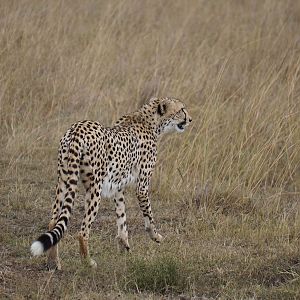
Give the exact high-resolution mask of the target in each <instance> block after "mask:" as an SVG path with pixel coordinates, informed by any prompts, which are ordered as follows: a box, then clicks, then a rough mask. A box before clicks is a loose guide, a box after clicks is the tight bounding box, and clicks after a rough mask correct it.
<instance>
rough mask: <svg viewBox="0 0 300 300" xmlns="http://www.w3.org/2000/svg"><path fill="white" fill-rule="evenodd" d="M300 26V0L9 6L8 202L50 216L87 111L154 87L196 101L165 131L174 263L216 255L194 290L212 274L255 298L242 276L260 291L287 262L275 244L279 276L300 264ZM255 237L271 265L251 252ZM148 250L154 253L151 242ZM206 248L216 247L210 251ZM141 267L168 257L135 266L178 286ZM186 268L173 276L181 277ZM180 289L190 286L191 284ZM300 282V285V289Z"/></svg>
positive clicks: (163, 156) (113, 112)
mask: <svg viewBox="0 0 300 300" xmlns="http://www.w3.org/2000/svg"><path fill="white" fill-rule="evenodd" d="M299 26H300V4H299V2H298V1H280V0H278V1H273V0H263V1H258V0H256V1H238V0H229V1H204V0H203V1H202V0H200V1H192V0H191V1H188V2H182V1H179V0H178V1H177V0H172V1H171V0H167V1H147V0H146V1H138V0H132V1H94V0H91V1H80V0H73V1H45V0H42V1H41V0H22V1H8V0H7V1H5V0H4V1H1V2H0V124H1V126H0V142H1V146H0V147H1V154H2V155H1V168H3V169H2V172H1V173H2V179H1V182H2V183H3V185H2V188H1V189H2V190H1V195H3V197H4V199H6V200H7V201H4V202H3V203H4V206H3V210H2V211H6V212H7V216H11V215H10V214H11V211H12V210H13V211H14V212H15V214H16V216H17V217H18V216H19V217H20V218H21V219H22V218H24V219H26V220H27V219H30V220H31V222H33V223H32V224H31V226H40V225H41V226H42V224H36V223H37V222H38V221H40V222H44V223H45V224H46V221H45V220H46V216H47V213H48V211H49V209H50V206H51V198H52V196H53V191H54V187H53V188H52V186H54V185H55V168H56V148H57V145H58V141H59V138H60V137H61V136H62V134H63V133H64V132H65V130H66V129H67V128H68V127H69V126H70V125H71V124H72V123H73V122H75V121H78V120H83V119H93V120H98V121H100V122H102V123H103V124H105V125H111V124H112V123H113V122H114V121H115V120H116V119H118V118H119V117H120V116H122V115H123V114H125V113H127V112H129V111H133V110H135V109H137V108H138V107H139V105H140V104H141V103H142V102H143V101H144V100H145V99H146V98H149V97H150V96H154V95H155V96H168V95H169V96H174V97H178V98H180V99H182V101H183V102H185V103H186V105H187V107H188V110H189V112H190V114H191V115H192V117H193V124H192V126H191V128H189V130H187V132H185V133H184V134H181V135H179V134H178V135H172V136H167V137H164V138H163V139H162V141H161V144H160V147H159V160H158V163H157V166H156V170H155V174H154V177H153V183H152V195H153V197H152V198H153V206H154V213H155V215H156V219H157V222H158V224H160V226H161V229H162V231H163V234H165V235H166V236H167V238H166V239H167V241H166V243H167V245H169V246H170V248H168V247H167V246H166V248H163V249H164V250H166V251H167V250H170V249H171V250H170V251H173V252H172V253H173V254H172V255H171V256H172V259H175V263H174V266H176V272H175V271H174V272H175V273H176V274H179V275H180V276H179V277H180V278H181V277H182V273H180V272H181V271H180V270H178V268H177V267H178V266H182V265H183V264H182V261H181V260H182V259H183V260H184V261H185V260H189V256H185V255H187V254H186V251H187V249H188V247H190V257H191V258H193V259H194V260H197V258H198V261H199V260H200V261H201V262H203V264H204V267H203V268H204V269H203V272H202V271H201V270H202V269H201V268H200V269H199V266H197V267H195V268H194V269H193V266H196V265H197V264H195V265H191V266H190V267H189V268H187V269H188V270H190V272H191V274H192V275H193V274H194V275H195V274H196V275H195V276H194V275H193V276H192V275H191V278H194V279H191V280H192V282H190V283H189V287H187V290H188V291H189V292H190V293H194V294H197V293H200V292H201V287H200V285H202V287H203V285H205V282H206V281H205V278H206V277H205V276H206V275H205V274H217V275H216V276H217V278H218V280H217V282H218V284H217V285H216V288H217V289H218V288H219V292H220V291H221V286H223V291H224V289H225V290H226V287H225V286H226V284H227V286H229V287H231V288H232V289H231V291H236V294H237V295H242V296H243V297H244V296H245V295H249V293H248V292H249V291H248V290H247V292H245V293H244V292H243V291H245V286H244V284H240V281H239V280H241V282H242V279H241V278H244V277H247V276H249V278H250V282H251V284H253V285H252V286H251V288H250V289H251V290H256V291H257V290H259V288H258V287H257V286H256V285H255V284H257V285H259V284H264V283H262V281H261V282H260V281H259V280H260V279H262V278H264V279H263V280H265V281H266V280H267V279H266V275H265V274H263V271H262V270H263V269H264V267H265V266H266V265H267V267H266V270H268V268H269V267H270V266H269V265H268V263H269V262H270V264H271V262H272V261H273V262H274V261H276V259H275V258H274V257H273V258H272V259H273V260H272V259H271V258H270V257H269V256H268V255H269V252H268V251H269V250H268V247H270V246H268V245H272V247H273V248H272V249H275V250H274V255H275V256H276V257H279V255H281V256H282V257H285V255H286V257H287V261H288V263H285V262H286V261H284V263H282V260H281V259H280V260H278V263H279V266H277V267H278V268H277V267H276V266H275V267H274V269H272V270H271V271H269V273H270V274H271V273H272V276H273V277H274V278H278V276H277V275H278V272H277V271H278V270H280V272H283V271H282V270H283V269H284V270H294V267H291V266H290V265H289V262H291V261H293V257H294V256H295V253H297V247H299V233H298V232H299V230H300V222H299V201H298V199H299V184H300V170H299V166H300V165H299V164H300V151H299V147H300V142H299V141H300V128H299V120H300V119H299V113H300V89H299V87H300V80H299V78H300V71H299V70H300V59H299V49H300V44H299ZM36 182H41V185H40V186H41V187H42V188H41V189H38V188H35V187H34V184H35V183H36ZM32 198H34V199H32ZM20 199H21V200H22V201H23V202H20ZM20 203H21V204H20ZM42 213H44V215H43V216H44V217H43V218H42V217H40V214H42ZM100 214H101V212H100ZM137 214H138V213H137ZM33 216H35V217H36V218H37V220H34V217H33ZM3 222H4V224H8V223H7V222H8V221H7V220H6V219H5V218H4V219H3ZM20 223H22V222H20ZM133 223H134V222H133ZM9 224H10V223H9ZM112 224H113V223H112ZM134 224H135V223H134ZM7 226H8V227H7V228H10V227H9V226H10V225H7ZM112 226H114V225H112ZM31 228H32V227H31ZM108 230H112V229H108ZM135 230H137V229H135V227H134V230H133V231H135ZM31 231H34V230H33V229H31ZM8 232H9V231H8ZM7 234H8V236H10V235H9V233H7ZM134 234H135V233H133V237H134ZM138 234H139V233H138ZM24 235H25V236H28V235H29V233H28V232H27V233H24ZM30 238H31V236H30ZM168 239H169V240H168ZM170 239H171V242H170ZM3 240H5V241H6V238H5V236H4V237H3ZM172 241H173V244H172ZM24 243H25V242H24ZM70 243H71V245H73V244H72V242H70ZM141 243H146V240H145V241H144V240H142V242H141ZM168 243H170V244H168ZM230 243H231V244H230ZM25 244H26V243H25ZM254 244H255V245H256V247H257V248H258V249H260V250H257V251H258V252H259V253H261V255H262V260H261V261H260V260H259V261H255V259H254V258H253V257H252V255H255V254H254V252H253V251H254V250H253V247H254V246H253V245H254ZM225 245H227V246H228V245H231V246H230V247H237V248H235V250H234V251H236V252H235V253H234V254H232V253H233V252H231V251H233V250H231V248H230V249H229V248H226V249H227V250H226V251H225V250H224V249H223V247H225ZM135 246H136V249H137V250H136V251H137V253H138V254H139V255H141V253H143V248H142V246H141V245H139V243H137V244H136V245H135ZM227 246H226V247H227ZM242 246H243V247H246V248H247V251H249V252H247V253H248V254H247V255H248V256H247V257H248V260H247V258H245V261H247V263H248V262H249V261H250V260H252V259H253V260H254V262H253V265H252V267H250V265H248V267H249V269H247V270H245V272H244V273H243V272H242V273H241V274H240V273H239V271H240V268H241V266H243V267H245V265H244V263H245V262H243V260H242V258H241V257H243V255H244V254H243V253H242V251H241V248H240V247H242ZM14 247H15V246H14ZM70 247H73V246H70ZM173 247H174V248H173ZM215 247H216V248H218V249H221V250H220V253H217V252H214V249H215ZM228 247H229V246H228ZM199 248H203V251H211V253H212V254H211V256H210V257H206V256H205V255H204V254H203V253H202V252H201V251H200V254H199V253H197V249H199ZM178 249H179V250H178ZM222 249H223V250H222ZM177 250H178V252H177ZM15 251H16V252H18V251H17V250H16V249H15ZM74 251H75V250H74ZM227 251H229V252H227ZM245 251H246V250H245ZM255 251H256V250H255ZM176 254H178V256H176ZM199 255H200V258H199ZM203 255H204V256H203ZM218 255H220V257H219V256H218ZM222 255H224V257H223V258H222V257H221V256H222ZM176 257H177V259H178V260H179V261H180V263H178V264H177V263H176ZM182 257H183V258H182ZM208 261H213V262H216V263H218V264H220V265H221V266H220V267H216V266H212V265H211V264H208ZM139 263H140V264H141V265H142V267H143V268H146V269H147V268H148V269H149V270H148V271H149V272H150V273H148V275H149V274H150V275H151V274H154V273H155V272H156V270H157V269H156V267H157V265H155V262H153V263H152V262H143V260H141V261H137V262H136V264H134V262H133V267H132V268H135V267H137V270H136V272H137V273H134V274H137V275H136V276H141V277H136V278H135V281H134V282H135V284H138V283H139V282H140V283H141V284H142V285H143V284H144V283H145V282H146V283H147V282H148V281H149V280H150V281H149V282H150V283H149V282H148V283H149V284H148V285H149V286H150V291H151V286H153V292H159V291H160V292H162V291H168V285H164V284H163V280H164V279H161V281H160V283H159V284H160V285H159V288H158V290H157V289H156V283H155V281H151V280H152V279H153V278H154V277H155V276H154V277H153V278H152V277H151V276H152V275H151V276H150V275H149V276H148V277H147V276H146V275H145V274H143V272H142V273H139V272H138V270H139V267H138V264H139ZM188 263H189V262H188ZM188 263H187V264H188ZM206 263H207V265H205V264H206ZM222 264H224V266H226V267H227V268H230V266H231V264H232V265H234V267H233V270H236V271H237V272H236V273H235V275H234V276H233V277H230V276H231V275H232V273H230V272H229V273H226V272H225V271H218V270H221V269H222ZM274 264H275V265H276V262H275V263H274ZM205 266H207V267H205ZM282 266H284V267H283V269H282ZM243 267H242V268H243ZM196 268H197V269H196ZM206 268H207V269H209V268H212V269H213V270H212V271H211V272H212V273H206V272H209V271H207V269H206ZM218 268H219V269H218ZM260 268H261V269H260ZM270 268H271V267H270ZM276 268H277V269H276ZM124 270H127V269H124ZM130 270H131V269H130V268H129V269H128V272H129V273H130V272H131V271H130ZM151 270H152V271H153V270H154V271H153V273H151V272H152V271H151ZM162 270H163V269H162ZM199 270H200V271H199ZM259 270H261V271H259ZM276 270H277V271H276ZM145 272H146V271H145ZM162 272H163V271H162ZM167 272H169V270H167ZM174 272H169V273H170V274H171V275H172V274H173V273H174ZM199 272H200V273H199ZM220 272H221V273H220ZM222 272H223V273H222ZM276 272H277V273H276ZM287 272H288V271H287ZM293 272H294V271H293ZM295 272H296V271H295ZM295 272H294V273H293V274H294V275H295V274H296V275H295V276H292V277H289V276H287V277H288V278H292V279H291V280H292V281H293V280H295V278H296V279H297V278H298V279H297V280H299V276H298V275H297V274H298V273H297V272H296V273H295ZM175 273H174V274H173V275H174V276H175V277H174V278H175V279H174V278H173V277H170V278H171V279H170V278H169V277H168V278H169V279H170V280H171V283H170V285H172V282H173V283H174V282H175V285H176V274H175ZM199 274H200V275H199ZM222 274H223V275H224V276H223V275H222ZM274 274H275V275H274ZM276 274H277V275H276ZM144 275H145V276H146V277H145V278H144V277H143V276H144ZM171 275H170V276H171ZM173 275H172V276H173ZM115 276H117V275H115ZM128 276H129V275H128ZM168 276H169V275H168ZM197 276H198V277H197ZM209 276H210V275H209ZM270 276H271V275H270ZM272 276H271V277H272ZM276 276H277V277H276ZM297 276H298V277H297ZM129 277H130V276H129ZM200 277H201V278H200ZM273 277H272V278H273ZM195 278H198V279H195ZM203 278H204V279H203ZM280 278H281V277H280ZM173 279H174V280H175V281H174V280H173ZM147 280H148V281H147ZM153 280H154V279H153ZM226 280H227V281H226ZM251 280H252V281H251ZM286 280H289V279H286ZM117 281H118V279H117ZM275 281H276V280H275V279H274V280H273V281H272V280H270V282H271V283H272V284H273V283H274V282H275ZM283 281H284V280H283ZM118 282H122V280H119V281H118ZM208 282H210V285H209V286H207V287H206V288H203V291H205V293H206V294H209V290H210V288H211V290H214V288H213V282H214V279H212V280H211V281H209V280H208ZM271 283H270V284H271ZM178 284H179V283H178ZM179 286H180V289H181V291H183V292H185V291H184V288H182V281H180V284H179ZM238 287H239V288H240V290H239V291H238ZM182 289H183V290H182ZM125 290H126V289H125ZM145 290H146V291H149V289H147V288H145ZM175 290H176V288H175ZM288 290H289V288H288V287H287V288H286V290H285V288H284V289H281V290H280V293H282V294H280V295H281V296H282V295H287V294H285V293H288V292H286V291H288ZM229 291H230V288H228V289H227V290H226V293H227V292H228V293H229ZM268 291H269V290H268V287H265V288H263V289H262V290H260V293H261V295H263V294H264V293H267V294H268ZM276 291H277V290H276ZM276 291H275V292H274V290H272V293H274V295H277V294H276V293H277V292H276ZM290 291H292V292H291V293H292V294H291V295H296V293H297V291H296V289H294V287H293V285H291V288H290ZM203 293H204V292H203ZM220 293H221V294H222V292H220ZM224 293H225V292H224ZM226 293H225V294H226ZM293 293H294V294H293ZM217 294H218V293H217V292H216V291H215V290H214V291H213V292H212V295H214V296H215V295H217ZM225 294H224V295H225ZM252 295H253V294H252ZM288 295H290V294H288ZM242 296H241V297H242ZM224 297H225V296H224Z"/></svg>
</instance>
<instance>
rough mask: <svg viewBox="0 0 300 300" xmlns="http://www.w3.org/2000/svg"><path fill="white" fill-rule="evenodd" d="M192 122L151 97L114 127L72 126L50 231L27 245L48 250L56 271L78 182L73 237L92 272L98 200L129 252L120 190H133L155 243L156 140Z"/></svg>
mask: <svg viewBox="0 0 300 300" xmlns="http://www.w3.org/2000/svg"><path fill="white" fill-rule="evenodd" d="M191 121H192V118H191V117H190V115H189V114H188V112H187V110H186V107H185V105H184V104H183V103H182V102H181V101H180V100H178V99H175V98H168V97H165V98H157V97H156V98H151V99H150V100H148V101H147V102H146V103H145V104H144V105H143V106H142V107H141V108H140V109H139V110H137V111H135V112H133V113H131V114H128V115H125V116H123V117H121V118H120V119H119V120H118V121H117V122H116V123H115V125H114V126H113V127H104V126H103V125H101V124H100V123H98V122H94V121H81V122H77V123H75V124H73V125H72V126H71V128H70V129H69V130H67V132H66V133H65V135H64V136H63V138H62V139H61V141H60V147H59V151H58V152H59V153H58V182H57V187H56V198H55V202H54V204H53V209H52V217H51V220H50V223H49V228H48V230H49V231H47V232H46V233H44V234H42V235H41V236H40V237H39V238H38V239H37V240H36V241H34V242H33V243H32V245H31V253H32V255H33V256H38V255H41V254H42V253H44V252H45V251H47V250H48V262H47V265H48V268H49V269H61V264H60V259H59V256H58V246H57V243H58V242H59V241H60V239H61V238H62V237H63V235H64V233H65V231H66V230H67V225H68V222H69V219H70V215H71V211H72V207H73V204H74V201H75V198H76V194H77V190H78V182H79V180H80V181H81V182H82V183H83V186H84V189H85V213H84V218H83V220H82V223H81V228H80V231H79V234H78V239H79V248H80V255H81V258H82V260H83V261H85V262H87V263H88V264H89V265H90V266H92V267H96V266H97V264H96V262H95V261H94V260H93V259H92V258H91V257H90V255H89V246H88V240H89V234H90V229H91V225H92V223H93V221H94V220H95V217H96V215H97V212H98V209H99V203H100V199H101V198H113V199H114V203H115V210H116V215H117V230H118V233H117V240H118V242H119V244H120V246H121V249H124V250H125V251H126V250H127V251H130V246H129V243H128V231H127V224H126V212H125V200H124V194H123V191H124V188H125V187H126V186H128V185H130V184H134V185H135V186H136V195H137V198H138V202H139V206H140V209H141V212H142V214H143V217H144V221H145V229H146V231H147V232H148V234H149V236H150V238H151V239H152V240H153V241H155V242H157V243H160V242H161V240H162V236H161V235H160V234H159V233H158V232H157V230H156V227H155V224H154V219H153V214H152V210H151V204H150V200H149V185H150V179H151V176H152V173H153V169H154V165H155V162H156V157H157V144H158V140H159V138H160V137H161V136H162V135H164V134H165V133H168V132H172V131H173V132H174V131H175V132H176V131H177V132H183V131H184V130H185V128H186V127H187V126H188V125H189V124H190V122H191Z"/></svg>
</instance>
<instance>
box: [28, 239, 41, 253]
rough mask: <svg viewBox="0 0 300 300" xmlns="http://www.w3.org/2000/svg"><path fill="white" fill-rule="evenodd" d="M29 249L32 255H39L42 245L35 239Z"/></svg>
mask: <svg viewBox="0 0 300 300" xmlns="http://www.w3.org/2000/svg"><path fill="white" fill-rule="evenodd" d="M30 250H31V254H32V255H33V256H39V255H41V254H43V253H44V246H43V244H42V243H41V242H39V241H35V242H33V243H32V245H31V247H30Z"/></svg>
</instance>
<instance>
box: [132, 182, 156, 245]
mask: <svg viewBox="0 0 300 300" xmlns="http://www.w3.org/2000/svg"><path fill="white" fill-rule="evenodd" d="M137 197H138V200H139V205H140V209H141V211H142V213H143V216H144V219H145V229H146V231H147V232H148V234H149V236H150V238H151V239H152V240H153V241H155V242H157V243H160V242H161V240H162V236H161V235H160V234H159V233H158V232H157V230H156V228H155V225H154V220H153V215H152V211H151V204H150V201H149V195H148V188H147V189H145V188H141V187H139V188H138V191H137Z"/></svg>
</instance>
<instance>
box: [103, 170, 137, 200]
mask: <svg viewBox="0 0 300 300" xmlns="http://www.w3.org/2000/svg"><path fill="white" fill-rule="evenodd" d="M135 180H136V176H135V174H128V176H127V177H125V178H122V179H121V180H120V182H119V183H115V182H113V180H112V179H111V177H110V176H109V174H108V175H107V176H106V177H105V178H104V181H103V184H102V187H101V197H103V198H111V197H113V196H114V195H115V194H116V193H117V192H118V191H119V190H120V189H122V188H124V187H125V186H127V185H130V184H133V183H134V182H135Z"/></svg>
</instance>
